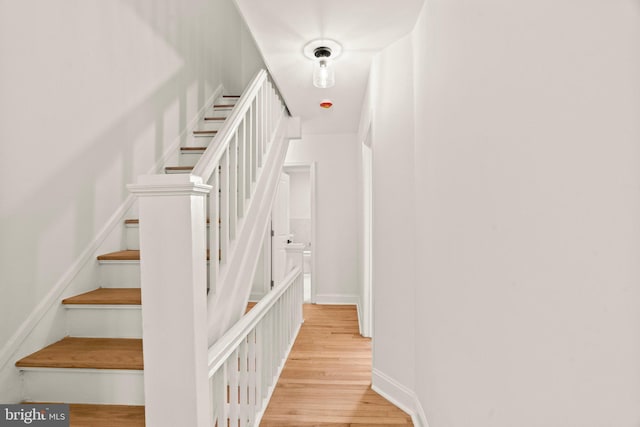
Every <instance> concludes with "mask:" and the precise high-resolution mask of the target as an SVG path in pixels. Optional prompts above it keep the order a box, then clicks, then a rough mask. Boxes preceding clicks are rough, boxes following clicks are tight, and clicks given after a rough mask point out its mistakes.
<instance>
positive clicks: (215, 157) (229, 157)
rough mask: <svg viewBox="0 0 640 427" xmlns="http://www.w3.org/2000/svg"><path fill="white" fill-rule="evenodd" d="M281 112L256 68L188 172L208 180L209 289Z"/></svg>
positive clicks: (221, 265)
mask: <svg viewBox="0 0 640 427" xmlns="http://www.w3.org/2000/svg"><path fill="white" fill-rule="evenodd" d="M284 112H285V105H284V103H283V102H282V100H281V99H280V97H279V96H278V93H277V91H276V88H275V86H274V85H273V83H272V82H271V80H270V79H269V77H268V74H267V72H266V71H264V70H260V71H259V72H258V74H257V75H256V76H255V77H254V79H253V80H252V81H251V83H250V84H249V86H248V87H247V88H246V89H245V91H244V93H243V94H242V96H241V97H240V99H239V100H238V102H237V103H236V105H235V107H234V109H233V111H232V112H231V114H230V115H229V117H227V119H226V120H225V122H224V125H223V126H222V128H221V129H220V131H219V132H218V133H217V134H216V136H215V137H214V138H213V140H212V141H211V143H210V144H209V146H208V148H207V150H206V151H205V152H204V153H203V154H202V157H201V158H200V160H199V161H198V163H197V164H196V165H195V167H194V168H193V171H192V172H191V174H192V175H195V176H199V177H201V178H202V180H203V182H204V183H206V184H209V185H211V186H212V190H211V193H210V197H209V209H208V210H209V217H210V221H211V224H219V227H213V226H212V227H209V230H210V234H209V250H210V254H218V256H217V257H216V256H214V255H211V256H210V258H211V259H212V260H214V259H217V261H218V262H211V263H210V268H209V288H210V291H211V292H213V293H215V292H216V291H217V289H218V284H219V282H220V279H221V278H222V277H224V275H225V271H224V269H225V266H226V265H227V264H228V261H229V258H230V257H231V255H232V253H233V250H234V249H235V244H236V242H237V237H238V236H239V235H240V234H241V231H242V230H241V229H242V226H243V225H244V222H243V221H242V220H243V219H244V218H245V213H246V212H247V210H248V209H249V208H250V204H251V201H252V200H253V195H254V191H255V189H256V185H255V184H256V182H257V180H258V178H259V174H260V172H261V169H262V166H263V164H264V162H265V160H266V158H267V157H268V152H269V149H270V148H271V142H272V141H273V139H274V136H275V132H276V130H277V129H278V125H279V124H280V120H281V119H282V117H283V116H284ZM215 171H218V173H215ZM211 195H213V196H211ZM216 195H217V196H218V197H215V196H216Z"/></svg>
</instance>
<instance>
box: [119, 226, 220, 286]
mask: <svg viewBox="0 0 640 427" xmlns="http://www.w3.org/2000/svg"><path fill="white" fill-rule="evenodd" d="M207 247H209V233H207ZM127 249H131V250H140V228H139V227H138V225H137V224H129V225H127ZM136 287H138V286H136Z"/></svg>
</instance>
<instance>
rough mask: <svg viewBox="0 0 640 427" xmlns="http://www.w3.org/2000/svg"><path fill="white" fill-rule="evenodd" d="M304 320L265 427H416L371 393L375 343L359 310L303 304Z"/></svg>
mask: <svg viewBox="0 0 640 427" xmlns="http://www.w3.org/2000/svg"><path fill="white" fill-rule="evenodd" d="M304 318H305V323H304V324H303V325H302V328H301V329H300V333H299V335H298V338H297V339H296V342H295V344H294V346H293V349H292V350H291V354H290V355H289V358H288V360H287V363H286V365H285V367H284V370H283V371H282V375H281V376H280V380H279V381H278V385H277V386H276V390H275V391H274V393H273V396H272V398H271V402H270V403H269V406H268V407H267V410H266V412H265V415H264V417H263V418H262V422H261V423H260V425H261V426H262V427H276V426H279V427H284V426H365V425H367V426H370V425H402V426H411V425H413V424H412V423H411V418H410V417H409V416H408V415H407V414H406V413H404V412H402V411H401V410H400V409H398V408H396V407H395V406H394V405H392V404H391V403H389V402H388V401H387V400H385V399H384V398H382V397H381V396H380V395H378V394H377V393H376V392H374V391H373V390H371V340H370V339H368V338H363V337H361V336H360V334H359V331H358V318H357V312H356V308H355V306H328V305H311V304H305V305H304Z"/></svg>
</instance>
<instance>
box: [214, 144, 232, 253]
mask: <svg viewBox="0 0 640 427" xmlns="http://www.w3.org/2000/svg"><path fill="white" fill-rule="evenodd" d="M229 185H230V183H229V149H227V150H226V151H225V153H224V155H223V156H222V161H221V162H220V264H226V262H227V257H228V253H229ZM211 256H213V254H212V255H211Z"/></svg>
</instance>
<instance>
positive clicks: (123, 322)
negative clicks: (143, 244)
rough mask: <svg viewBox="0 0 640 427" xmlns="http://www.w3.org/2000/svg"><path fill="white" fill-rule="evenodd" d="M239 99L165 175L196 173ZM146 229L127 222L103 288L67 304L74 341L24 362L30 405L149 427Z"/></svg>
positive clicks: (225, 105)
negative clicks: (56, 405) (54, 405)
mask: <svg viewBox="0 0 640 427" xmlns="http://www.w3.org/2000/svg"><path fill="white" fill-rule="evenodd" d="M238 99H239V97H238V96H222V97H221V98H219V99H217V100H216V102H215V104H214V105H213V106H211V108H210V109H209V110H208V111H206V113H205V115H204V117H203V118H202V120H201V121H200V123H199V125H198V127H197V129H195V130H194V131H193V134H192V135H191V136H190V137H189V138H188V139H187V141H186V143H185V145H184V146H183V147H181V148H180V160H179V164H178V165H175V166H168V167H166V168H165V173H167V174H174V173H183V174H184V173H190V172H191V171H192V170H193V168H194V166H195V165H196V163H197V162H198V160H199V158H200V156H201V155H202V154H203V153H204V152H205V150H206V149H207V147H208V144H209V143H211V141H213V140H214V139H213V137H215V136H216V134H217V133H218V131H219V130H220V129H221V128H222V126H224V124H225V119H226V118H227V116H228V115H229V113H230V112H231V111H232V109H233V108H234V105H235V104H236V102H237V101H238ZM139 223H140V221H139V220H138V219H127V220H126V221H125V223H124V226H125V230H126V244H127V248H126V249H124V250H121V251H117V252H112V253H107V254H103V255H100V256H98V257H97V262H98V263H99V270H100V273H99V274H100V280H99V283H98V285H99V286H100V287H99V288H97V289H95V290H93V291H90V292H87V293H84V294H81V295H77V296H74V297H70V298H66V299H65V300H63V301H62V304H63V306H64V308H65V312H66V322H67V332H68V334H69V336H67V337H66V338H64V339H62V340H61V341H58V342H56V343H54V344H51V345H49V346H47V347H45V348H43V349H41V350H39V351H37V352H35V353H33V354H31V355H29V356H27V357H24V358H23V359H21V360H19V361H18V362H17V363H16V367H17V368H18V369H20V371H21V372H22V376H23V383H24V396H26V398H27V401H28V402H34V403H37V402H64V403H69V404H71V406H70V410H71V414H70V415H71V425H72V426H74V425H78V426H80V425H82V426H94V427H99V426H102V425H104V426H107V425H109V426H114V425H117V426H123V427H126V426H143V425H144V420H145V414H144V406H143V405H144V403H145V395H144V375H143V372H144V369H143V352H142V348H143V343H142V336H143V328H142V325H143V324H142V306H141V289H140V241H139V231H138V229H139ZM208 258H209V256H208V254H207V259H208ZM167 345H170V343H167Z"/></svg>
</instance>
